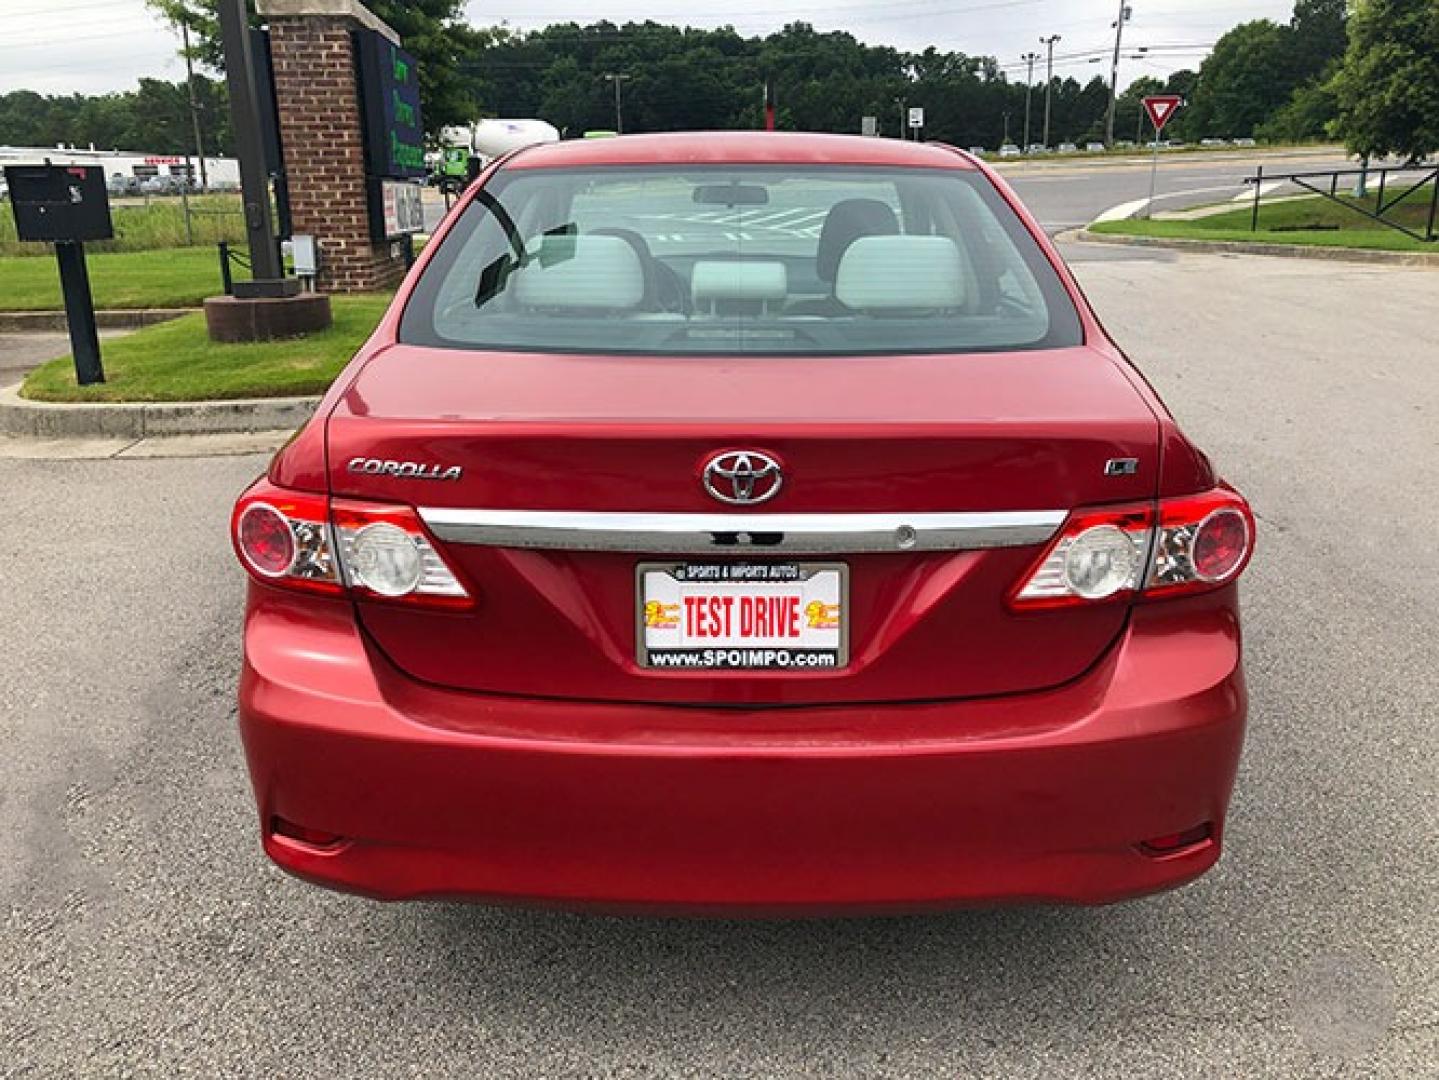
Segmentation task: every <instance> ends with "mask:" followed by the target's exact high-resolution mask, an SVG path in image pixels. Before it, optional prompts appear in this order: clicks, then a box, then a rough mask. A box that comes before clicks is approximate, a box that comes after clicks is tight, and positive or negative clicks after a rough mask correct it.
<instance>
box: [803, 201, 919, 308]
mask: <svg viewBox="0 0 1439 1080" xmlns="http://www.w3.org/2000/svg"><path fill="white" fill-rule="evenodd" d="M898 234H899V219H898V218H896V217H895V216H894V211H893V210H892V209H890V207H889V205H888V204H887V203H882V202H880V201H879V200H878V199H842V200H840V201H839V202H837V203H835V204H834V205H833V206H831V207H830V208H829V213H828V214H826V215H825V219H824V226H823V227H822V228H821V229H820V231H819V248H818V250H817V251H816V252H815V258H814V262H815V267H814V268H815V273H816V274H817V275H819V279H820V280H821V281H823V282H825V283H827V284H828V285H829V293H830V294H829V296H828V297H827V298H826V299H823V300H804V301H801V302H800V303H798V304H795V305H794V306H793V307H791V308H789V309H788V311H787V312H786V314H790V315H843V314H845V312H846V311H847V310H848V309H846V308H845V306H844V305H843V304H841V303H840V302H839V301H838V300H836V299H835V297H834V282H835V278H836V276H837V275H838V274H839V263H840V260H841V259H843V258H844V253H845V252H846V251H848V250H849V246H850V245H851V244H853V243H854V242H855V241H856V240H858V239H859V238H860V237H862V236H897V235H898Z"/></svg>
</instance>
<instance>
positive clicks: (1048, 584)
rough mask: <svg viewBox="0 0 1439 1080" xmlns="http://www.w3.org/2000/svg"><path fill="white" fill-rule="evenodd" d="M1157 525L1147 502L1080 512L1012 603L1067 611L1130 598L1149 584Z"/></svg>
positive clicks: (1053, 543)
mask: <svg viewBox="0 0 1439 1080" xmlns="http://www.w3.org/2000/svg"><path fill="white" fill-rule="evenodd" d="M1153 523H1154V509H1153V508H1152V507H1151V506H1149V505H1147V504H1145V505H1136V506H1122V507H1107V508H1103V509H1096V510H1083V511H1076V512H1075V513H1073V514H1071V515H1070V516H1069V520H1068V521H1066V522H1065V523H1064V527H1063V528H1062V529H1060V531H1059V535H1058V536H1056V537H1055V538H1054V540H1052V541H1051V542H1050V545H1049V548H1048V549H1047V550H1046V551H1045V553H1044V555H1042V556H1041V557H1040V560H1039V562H1038V563H1036V564H1035V566H1034V568H1033V569H1032V570H1031V571H1030V572H1029V573H1028V574H1027V575H1026V576H1025V577H1024V578H1023V579H1022V581H1021V584H1020V587H1019V588H1018V589H1016V590H1015V592H1014V596H1013V598H1012V600H1011V603H1012V605H1013V606H1014V607H1017V608H1045V607H1067V606H1069V605H1070V604H1082V603H1086V602H1089V603H1092V602H1096V601H1100V600H1112V599H1115V598H1116V597H1121V596H1128V595H1129V594H1131V593H1133V592H1134V591H1135V590H1136V589H1138V588H1139V586H1140V584H1141V583H1142V582H1143V580H1144V569H1145V565H1146V564H1145V559H1146V558H1147V556H1148V554H1149V537H1150V533H1151V531H1152V526H1153Z"/></svg>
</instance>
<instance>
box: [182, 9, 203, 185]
mask: <svg viewBox="0 0 1439 1080" xmlns="http://www.w3.org/2000/svg"><path fill="white" fill-rule="evenodd" d="M180 40H181V41H182V42H183V43H184V49H185V88H186V89H187V90H189V92H190V125H191V126H192V127H193V128H194V130H195V156H196V157H197V158H199V159H200V190H201V191H208V190H209V189H210V178H209V177H208V176H207V175H206V174H205V139H204V136H203V135H202V134H201V133H200V102H199V101H198V100H197V99H196V97H195V60H194V58H193V57H192V56H191V55H190V27H189V26H188V25H187V24H186V23H185V20H183V19H181V20H180ZM186 171H187V172H188V171H189V170H188V169H187V170H186Z"/></svg>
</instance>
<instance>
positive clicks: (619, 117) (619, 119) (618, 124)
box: [605, 72, 630, 135]
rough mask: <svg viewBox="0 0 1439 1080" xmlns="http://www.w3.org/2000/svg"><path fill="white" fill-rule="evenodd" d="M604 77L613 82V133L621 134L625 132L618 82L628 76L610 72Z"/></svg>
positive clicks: (626, 78)
mask: <svg viewBox="0 0 1439 1080" xmlns="http://www.w3.org/2000/svg"><path fill="white" fill-rule="evenodd" d="M605 78H606V79H608V80H609V81H610V82H612V83H614V87H615V134H616V135H623V134H624V133H625V120H624V113H623V112H622V111H621V109H620V83H623V82H626V81H628V80H629V78H630V76H628V75H619V74H616V73H614V72H610V73H609V74H607V75H605Z"/></svg>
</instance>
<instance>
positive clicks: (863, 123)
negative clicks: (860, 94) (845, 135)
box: [859, 116, 879, 135]
mask: <svg viewBox="0 0 1439 1080" xmlns="http://www.w3.org/2000/svg"><path fill="white" fill-rule="evenodd" d="M859 133H860V134H861V135H878V134H879V121H878V120H877V119H876V118H875V117H873V116H861V117H860V118H859Z"/></svg>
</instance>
